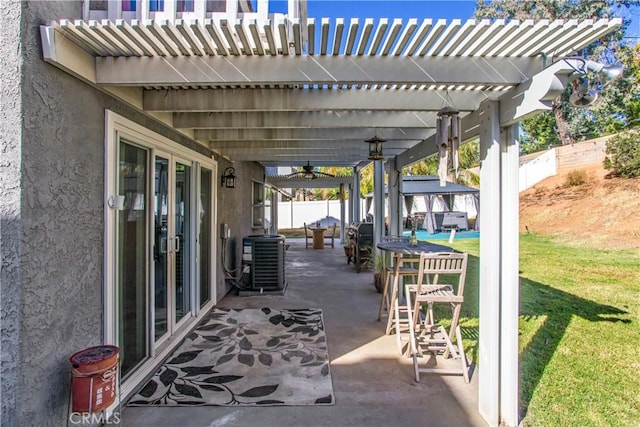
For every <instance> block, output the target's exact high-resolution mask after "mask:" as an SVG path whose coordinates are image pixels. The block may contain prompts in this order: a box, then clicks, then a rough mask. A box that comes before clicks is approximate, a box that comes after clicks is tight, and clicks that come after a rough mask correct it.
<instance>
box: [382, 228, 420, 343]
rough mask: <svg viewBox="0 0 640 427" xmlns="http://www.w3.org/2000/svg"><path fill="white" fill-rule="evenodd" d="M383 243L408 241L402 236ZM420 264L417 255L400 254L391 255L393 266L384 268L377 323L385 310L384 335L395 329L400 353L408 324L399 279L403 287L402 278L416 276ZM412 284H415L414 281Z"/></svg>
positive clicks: (387, 238)
mask: <svg viewBox="0 0 640 427" xmlns="http://www.w3.org/2000/svg"><path fill="white" fill-rule="evenodd" d="M383 241H387V242H389V241H403V242H407V241H409V238H408V237H404V236H385V237H383ZM419 262H420V257H419V256H418V255H414V256H408V255H405V256H402V254H400V253H394V254H393V264H392V265H391V266H387V267H385V280H384V288H383V291H382V298H381V300H380V307H379V309H378V321H379V320H380V319H382V311H383V310H384V309H386V311H387V313H388V318H387V327H386V330H385V334H386V335H389V334H391V330H392V329H394V328H395V333H396V343H397V345H398V350H400V351H401V352H402V338H401V334H402V332H403V329H402V328H403V327H404V330H405V332H406V333H408V329H407V328H408V322H407V320H406V319H407V317H406V315H403V314H405V313H404V312H405V310H406V309H405V307H404V306H403V305H402V304H400V302H399V298H400V278H402V284H403V285H404V277H414V278H416V277H417V276H418V268H417V264H418V263H419ZM392 277H393V284H392V285H391V295H389V285H390V282H391V278H392ZM412 283H417V282H416V281H415V280H413V281H412Z"/></svg>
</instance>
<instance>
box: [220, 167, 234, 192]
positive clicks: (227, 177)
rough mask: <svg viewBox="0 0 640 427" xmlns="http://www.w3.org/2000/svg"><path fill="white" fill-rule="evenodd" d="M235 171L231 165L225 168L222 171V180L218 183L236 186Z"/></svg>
mask: <svg viewBox="0 0 640 427" xmlns="http://www.w3.org/2000/svg"><path fill="white" fill-rule="evenodd" d="M235 172H236V170H235V169H234V168H232V167H228V168H226V169H225V170H224V172H223V173H222V182H221V184H220V185H222V186H223V187H227V188H236V176H235V175H234V174H235Z"/></svg>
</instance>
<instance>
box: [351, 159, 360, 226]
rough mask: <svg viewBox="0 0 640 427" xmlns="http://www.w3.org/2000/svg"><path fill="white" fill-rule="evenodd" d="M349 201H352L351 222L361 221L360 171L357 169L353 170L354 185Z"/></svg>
mask: <svg viewBox="0 0 640 427" xmlns="http://www.w3.org/2000/svg"><path fill="white" fill-rule="evenodd" d="M349 200H351V201H352V202H351V203H352V205H351V208H352V211H351V214H352V216H351V222H356V221H360V171H359V170H358V168H355V167H354V168H353V185H352V191H351V194H350V195H349Z"/></svg>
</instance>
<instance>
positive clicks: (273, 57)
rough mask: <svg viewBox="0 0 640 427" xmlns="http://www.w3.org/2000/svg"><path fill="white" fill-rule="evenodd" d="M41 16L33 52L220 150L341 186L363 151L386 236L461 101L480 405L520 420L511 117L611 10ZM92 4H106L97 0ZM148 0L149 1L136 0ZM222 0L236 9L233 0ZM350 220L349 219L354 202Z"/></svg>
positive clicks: (525, 112)
mask: <svg viewBox="0 0 640 427" xmlns="http://www.w3.org/2000/svg"><path fill="white" fill-rule="evenodd" d="M92 3H101V2H85V5H87V6H86V10H85V19H84V20H78V21H69V20H65V19H63V18H64V17H60V19H59V20H56V21H53V22H49V23H47V24H46V25H43V26H41V37H42V42H43V43H42V44H43V56H44V59H45V60H46V61H47V62H49V63H51V64H53V65H55V66H57V67H59V68H61V69H63V70H65V71H67V72H69V73H71V74H72V75H74V76H76V77H78V78H80V79H82V80H83V81H85V82H87V83H88V84H91V85H93V86H95V87H97V88H99V89H101V90H103V91H105V92H108V93H110V94H112V95H114V96H116V97H118V98H120V99H122V100H124V101H126V102H128V103H129V104H131V105H133V106H134V107H136V108H138V109H139V110H140V111H142V112H144V113H146V114H148V115H150V116H152V117H154V118H156V119H157V120H160V121H162V122H164V123H166V124H168V125H169V126H172V127H174V128H176V129H178V130H180V131H182V132H183V133H185V134H186V135H188V136H191V137H192V138H194V139H195V140H196V141H198V142H199V143H201V144H202V145H204V146H206V147H209V148H210V149H211V150H213V151H214V152H215V153H217V154H218V155H220V156H222V157H224V158H227V159H229V160H231V161H256V162H260V163H262V164H263V165H264V166H302V165H304V164H305V163H307V162H311V164H313V165H316V166H349V167H352V168H353V171H354V174H353V178H352V180H353V182H352V188H353V194H352V197H353V198H356V199H357V198H359V197H360V195H359V194H358V193H359V173H358V172H359V171H360V170H361V169H362V168H363V167H364V166H365V165H367V164H369V163H370V161H368V160H367V155H368V147H367V144H366V143H365V142H364V141H365V140H366V139H369V138H371V137H373V136H380V137H382V138H384V139H385V140H386V142H385V143H384V144H383V154H384V159H383V160H376V161H374V185H375V190H374V191H375V194H376V197H375V200H376V202H375V208H374V217H375V230H376V231H375V233H376V238H379V237H380V236H381V235H382V230H383V223H382V221H383V218H382V217H383V214H382V212H383V209H384V193H383V189H384V173H385V170H386V173H387V174H389V177H390V181H393V182H397V183H400V184H398V185H391V186H389V204H390V212H391V213H390V232H391V233H392V234H399V231H400V224H401V212H402V211H401V208H400V207H401V193H402V189H401V188H400V187H401V182H402V180H401V179H396V178H397V177H399V176H400V171H401V170H402V168H403V167H404V166H407V165H410V164H412V163H414V162H417V161H419V160H421V159H423V158H425V157H427V156H430V155H432V154H434V153H436V152H437V147H436V144H435V139H436V136H435V124H436V117H437V114H438V111H440V110H441V109H442V108H444V107H450V108H455V109H456V110H458V111H459V112H460V117H461V124H462V127H461V132H462V135H461V136H462V140H463V141H464V140H468V139H470V138H475V137H479V139H480V155H481V161H482V165H481V169H480V175H481V188H480V191H481V194H482V205H481V208H480V213H481V215H480V216H481V218H491V219H492V220H491V221H487V222H486V223H483V224H482V228H483V232H484V233H485V234H486V235H490V236H492V239H481V242H480V254H481V257H480V319H481V320H480V332H479V337H480V338H479V349H480V351H479V358H480V359H479V363H480V366H481V369H480V370H479V371H478V375H479V387H480V393H479V406H480V407H479V410H480V412H481V414H482V415H483V416H484V417H485V419H486V420H487V421H488V423H489V424H490V425H498V424H499V423H503V424H504V425H512V426H515V425H517V424H518V305H519V304H518V288H519V278H518V183H517V181H518V139H517V138H518V131H517V122H518V121H519V120H521V119H523V118H525V117H527V116H529V115H532V114H535V113H537V112H538V111H541V110H544V109H549V108H550V106H551V103H552V101H553V100H554V99H555V98H556V97H557V96H558V95H559V94H560V92H561V91H562V89H563V88H564V86H565V85H566V83H567V82H568V81H570V80H571V79H572V78H575V76H576V73H577V71H578V70H580V69H582V68H583V65H584V62H583V61H581V60H580V59H578V58H573V57H572V56H573V55H575V54H576V52H579V51H580V49H582V48H583V47H585V46H587V45H589V44H590V43H592V42H593V41H595V40H597V39H599V38H601V37H602V36H604V35H606V34H607V33H609V32H611V31H614V30H615V29H616V28H618V27H619V26H620V25H621V20H619V19H610V20H606V19H602V20H584V21H577V20H573V19H567V20H556V21H546V20H541V21H532V20H524V21H518V20H510V21H509V20H495V21H490V20H467V21H464V22H463V21H460V20H452V21H450V22H446V21H444V20H437V21H433V20H430V19H420V20H418V19H410V20H408V21H406V22H403V21H401V20H398V19H394V20H391V21H390V20H388V19H381V20H378V21H374V20H372V19H366V20H365V21H364V22H362V21H360V20H358V19H351V20H350V21H349V22H345V20H344V19H336V20H333V21H332V20H329V19H324V18H323V19H319V20H316V19H313V18H311V17H307V16H306V2H305V1H304V0H299V1H293V0H292V1H290V2H289V13H288V14H287V15H274V16H269V15H268V14H267V13H266V3H267V2H266V0H260V1H259V2H258V11H256V12H252V11H245V12H242V11H238V10H237V4H238V3H237V1H236V0H229V1H227V10H228V13H227V14H220V13H212V12H209V11H207V10H206V9H205V7H204V6H203V5H204V4H205V3H207V2H195V4H196V10H194V11H193V12H189V13H187V12H178V11H176V3H177V2H175V1H165V2H164V3H165V4H166V6H165V11H164V12H162V13H160V12H150V11H149V10H139V11H137V12H135V13H134V14H133V15H131V12H125V11H122V10H121V3H122V2H108V5H109V6H108V9H107V10H106V11H93V10H89V5H90V4H92ZM103 3H106V2H103ZM141 4H143V5H145V4H146V5H147V6H148V2H141ZM234 5H235V6H234ZM351 209H353V212H352V213H353V215H352V218H358V217H360V214H359V212H358V211H357V210H358V204H357V203H356V204H354V206H352V207H351Z"/></svg>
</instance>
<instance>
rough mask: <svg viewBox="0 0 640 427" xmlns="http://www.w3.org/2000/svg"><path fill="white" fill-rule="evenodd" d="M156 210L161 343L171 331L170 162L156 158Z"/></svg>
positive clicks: (156, 303)
mask: <svg viewBox="0 0 640 427" xmlns="http://www.w3.org/2000/svg"><path fill="white" fill-rule="evenodd" d="M154 195H155V197H154V207H153V208H154V210H153V226H154V227H153V230H154V238H153V273H154V285H153V292H154V294H153V301H154V303H153V304H154V305H153V307H154V312H153V313H154V316H153V317H154V323H153V324H154V339H155V341H157V340H158V339H159V338H161V337H162V336H163V335H164V334H166V333H167V332H168V331H169V323H168V322H169V318H168V315H169V311H168V307H169V292H168V284H169V269H168V267H169V263H168V238H169V233H168V226H169V224H168V218H169V159H166V158H163V157H160V156H156V159H155V174H154Z"/></svg>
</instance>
